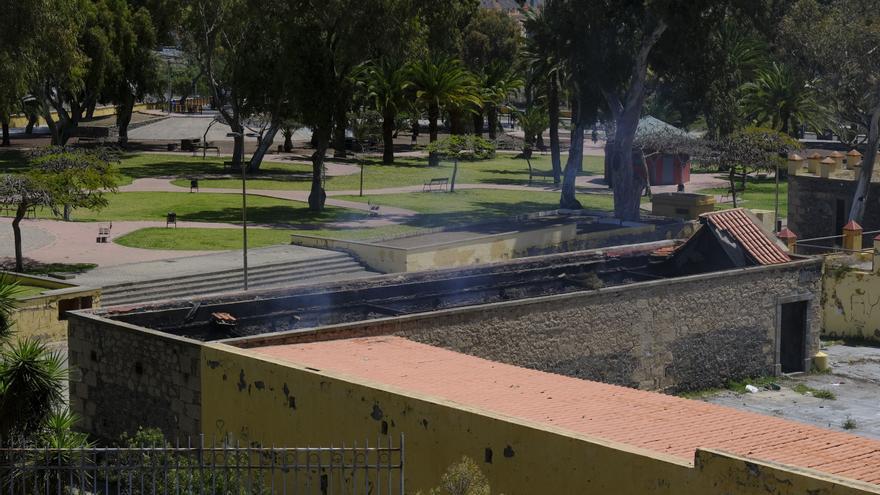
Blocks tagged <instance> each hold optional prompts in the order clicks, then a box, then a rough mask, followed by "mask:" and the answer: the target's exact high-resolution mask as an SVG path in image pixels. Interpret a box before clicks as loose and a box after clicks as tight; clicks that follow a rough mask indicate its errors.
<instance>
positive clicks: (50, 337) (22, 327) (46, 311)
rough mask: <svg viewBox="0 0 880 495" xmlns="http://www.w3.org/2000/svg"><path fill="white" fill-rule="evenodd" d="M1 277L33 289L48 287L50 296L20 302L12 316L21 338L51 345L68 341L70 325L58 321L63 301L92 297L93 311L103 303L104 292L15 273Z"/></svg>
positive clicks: (20, 300) (4, 274) (25, 299)
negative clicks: (43, 341) (40, 340)
mask: <svg viewBox="0 0 880 495" xmlns="http://www.w3.org/2000/svg"><path fill="white" fill-rule="evenodd" d="M0 277H2V278H4V279H6V280H11V281H13V282H20V283H22V284H27V285H30V286H33V287H45V288H46V292H45V293H44V294H39V295H35V296H31V297H25V298H22V299H17V300H16V309H15V312H14V313H13V315H12V319H13V322H14V327H13V328H14V330H15V333H16V335H17V336H19V337H22V338H25V337H35V338H39V339H43V340H47V341H50V342H55V341H59V340H67V321H66V320H59V319H58V303H59V301H62V300H68V299H77V298H81V297H91V298H92V307H95V308H96V307H98V306H99V305H100V303H101V290H100V289H92V288H87V287H83V288H79V287H77V286H75V285H72V284H68V283H64V282H59V281H57V280H53V279H50V278H46V277H35V276H28V275H22V274H18V273H13V272H0Z"/></svg>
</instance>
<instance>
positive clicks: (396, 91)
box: [357, 58, 407, 165]
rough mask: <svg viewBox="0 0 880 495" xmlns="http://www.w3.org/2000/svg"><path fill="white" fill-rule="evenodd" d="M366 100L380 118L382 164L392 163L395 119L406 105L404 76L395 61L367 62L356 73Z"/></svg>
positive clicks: (403, 72) (405, 77)
mask: <svg viewBox="0 0 880 495" xmlns="http://www.w3.org/2000/svg"><path fill="white" fill-rule="evenodd" d="M357 78H358V80H359V84H360V85H361V87H362V89H363V90H364V92H365V93H366V95H365V96H366V98H367V99H368V100H369V101H370V103H371V105H372V106H373V108H375V109H376V111H378V112H379V113H380V114H381V115H382V143H383V150H382V163H384V164H386V165H388V164H392V163H394V130H395V127H396V121H397V115H398V113H399V112H400V111H401V109H403V108H405V106H406V104H407V99H406V97H407V92H406V84H407V72H406V68H405V67H404V66H403V65H402V64H400V63H399V62H397V61H394V60H391V59H390V58H383V59H380V60H378V61H370V62H368V63H367V64H366V65H364V66H363V67H361V69H360V70H359V71H358V72H357Z"/></svg>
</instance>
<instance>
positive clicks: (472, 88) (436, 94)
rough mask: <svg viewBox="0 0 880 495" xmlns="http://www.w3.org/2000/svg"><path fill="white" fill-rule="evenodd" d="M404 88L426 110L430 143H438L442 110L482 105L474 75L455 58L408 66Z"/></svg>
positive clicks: (428, 60)
mask: <svg viewBox="0 0 880 495" xmlns="http://www.w3.org/2000/svg"><path fill="white" fill-rule="evenodd" d="M407 72H408V76H409V77H408V78H407V82H406V87H407V89H408V90H410V91H411V92H412V94H413V95H414V96H415V99H416V101H417V102H418V103H419V104H420V105H421V106H423V107H425V108H426V109H427V110H428V131H429V134H430V141H431V142H432V143H433V142H434V141H436V140H437V121H438V120H439V119H440V111H441V110H443V109H447V110H455V109H460V108H463V107H465V106H466V105H469V104H470V105H475V106H479V105H482V100H481V99H480V97H479V94H478V91H477V88H476V82H475V81H474V76H473V74H471V73H470V72H469V71H468V70H467V69H465V67H464V65H463V64H462V63H461V61H459V60H458V59H455V58H442V59H437V58H426V59H423V60H420V61H418V62H415V63H413V64H410V66H409V68H408V71H407Z"/></svg>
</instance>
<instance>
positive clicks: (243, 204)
mask: <svg viewBox="0 0 880 495" xmlns="http://www.w3.org/2000/svg"><path fill="white" fill-rule="evenodd" d="M226 137H231V138H242V139H244V135H243V134H242V133H240V132H230V133H228V134H226ZM239 167H240V168H241V234H242V239H243V241H242V268H243V273H244V290H248V251H247V250H248V239H247V167H246V166H245V164H244V159H243V157H242V161H241V164H240V165H239Z"/></svg>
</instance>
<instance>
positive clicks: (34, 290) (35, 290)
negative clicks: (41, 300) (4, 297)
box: [14, 283, 51, 299]
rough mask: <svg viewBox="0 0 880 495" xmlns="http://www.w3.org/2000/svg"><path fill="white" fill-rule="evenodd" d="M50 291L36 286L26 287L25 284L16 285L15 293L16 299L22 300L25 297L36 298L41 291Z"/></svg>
mask: <svg viewBox="0 0 880 495" xmlns="http://www.w3.org/2000/svg"><path fill="white" fill-rule="evenodd" d="M47 290H51V289H47V288H46V287H37V286H36V285H27V284H21V283H19V284H17V290H16V292H15V296H14V297H15V298H16V299H24V298H26V297H31V296H36V295H39V294H41V293H42V292H43V291H47Z"/></svg>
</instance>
